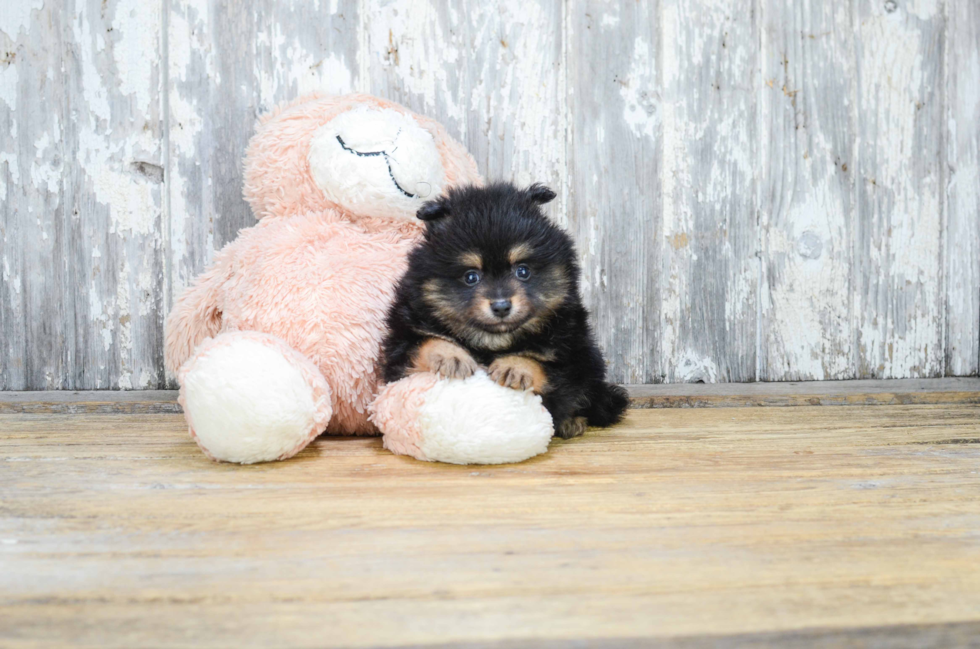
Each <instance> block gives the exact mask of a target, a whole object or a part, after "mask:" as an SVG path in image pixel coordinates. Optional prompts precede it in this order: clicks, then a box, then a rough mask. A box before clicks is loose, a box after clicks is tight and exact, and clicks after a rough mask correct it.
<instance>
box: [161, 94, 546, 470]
mask: <svg viewBox="0 0 980 649" xmlns="http://www.w3.org/2000/svg"><path fill="white" fill-rule="evenodd" d="M479 182H482V180H481V178H480V176H479V174H478V173H477V169H476V163H475V161H474V160H473V158H472V156H470V155H469V154H468V153H466V151H465V149H463V147H462V146H461V145H460V144H459V143H458V142H455V141H454V140H452V139H451V138H450V137H449V136H448V135H447V134H446V132H445V129H443V127H442V126H441V125H440V124H438V123H437V122H434V121H432V120H430V119H427V118H424V117H421V116H418V115H414V114H413V113H411V112H409V111H407V110H406V109H404V108H403V107H401V106H398V105H397V104H392V103H390V102H386V101H383V100H380V99H376V98H374V97H368V96H363V95H349V96H344V97H319V96H311V97H306V98H304V99H302V100H300V101H297V102H294V103H292V104H289V105H287V106H285V107H283V108H280V109H277V110H276V111H274V112H273V113H272V114H270V115H269V116H267V117H265V118H264V119H263V120H262V123H261V124H260V126H259V130H258V132H257V133H256V135H255V136H254V137H253V138H252V141H251V142H250V144H249V148H248V152H247V155H246V159H245V192H244V193H245V197H246V198H247V199H248V201H249V203H250V205H251V206H252V209H253V212H254V213H255V215H256V217H257V218H258V219H259V223H258V224H257V225H255V226H253V227H251V228H246V229H244V230H242V231H241V232H240V233H239V235H238V238H237V239H235V240H234V241H232V242H230V243H229V244H227V245H226V246H225V247H224V248H223V249H222V250H221V251H219V252H218V253H217V254H216V255H215V258H214V261H213V263H212V265H211V267H210V268H209V269H208V270H207V271H205V273H203V274H202V275H201V276H200V277H199V278H197V280H196V281H195V282H194V283H192V285H191V286H190V287H188V289H187V290H186V291H185V292H184V294H183V295H181V297H180V298H179V299H178V300H177V303H176V304H175V306H174V309H173V311H172V312H171V313H170V315H169V317H168V320H167V332H166V348H165V356H166V361H167V366H168V369H170V370H171V371H172V372H174V373H175V374H177V376H178V380H179V381H180V383H181V403H183V405H184V409H185V413H186V416H187V419H188V423H189V428H190V432H191V435H192V436H193V437H194V438H195V439H196V440H197V441H198V443H199V444H200V446H201V448H202V450H204V452H205V453H206V454H208V455H209V456H210V457H212V458H214V459H220V460H226V461H232V462H242V463H251V462H261V461H268V460H274V459H284V458H286V457H289V456H291V455H293V454H295V453H297V452H298V451H299V450H301V449H302V448H303V447H305V446H306V445H307V444H308V443H309V442H310V441H311V440H312V439H313V438H314V437H316V436H317V435H318V434H320V433H322V432H324V431H327V432H330V433H334V434H347V435H350V434H373V433H376V432H378V429H377V428H376V427H375V424H374V423H372V422H380V427H381V428H382V432H384V433H385V434H386V445H388V447H389V448H392V449H393V450H396V452H404V453H408V454H412V455H414V456H415V457H419V458H420V459H441V458H442V459H445V458H448V459H447V460H446V461H458V462H469V461H482V458H484V457H487V458H489V461H513V460H515V459H523V458H525V457H529V456H530V455H533V454H536V453H540V452H542V451H543V450H544V449H545V448H547V439H548V438H549V437H550V427H551V421H550V418H549V417H547V413H546V411H544V409H543V407H542V406H541V405H540V399H539V398H538V397H536V396H533V395H524V394H519V393H516V392H514V391H511V390H507V389H504V388H500V387H499V386H497V385H496V384H493V383H492V382H490V381H489V379H486V378H485V377H484V380H482V381H481V380H477V381H473V382H471V384H469V385H468V386H467V387H465V388H462V390H463V392H460V389H458V388H457V389H453V390H448V391H447V390H445V389H442V388H443V386H442V383H444V381H442V382H440V381H439V380H437V379H436V377H433V376H417V377H413V380H406V381H404V382H398V383H395V384H392V385H391V386H388V388H387V389H386V391H385V392H383V393H382V394H387V398H386V399H382V400H380V401H381V403H380V410H378V409H375V406H378V405H379V400H378V399H377V397H378V394H379V389H380V388H381V386H380V385H379V380H380V371H379V368H380V358H379V356H380V353H381V341H382V339H383V337H384V328H385V316H386V313H387V310H388V307H389V305H390V304H391V302H392V299H393V295H394V290H395V285H396V283H397V281H398V279H399V278H400V276H401V275H402V273H403V272H404V270H405V267H406V264H407V258H408V254H409V252H410V251H411V249H412V247H413V246H414V245H415V243H416V242H417V241H418V240H419V237H421V236H422V226H421V223H420V222H419V221H417V220H416V219H415V212H416V211H417V210H418V208H419V206H421V205H422V203H423V202H424V201H425V200H427V199H429V198H434V197H435V196H438V195H439V194H440V193H441V192H442V191H443V190H444V189H446V188H448V187H451V186H453V185H457V184H466V183H479ZM436 388H439V389H436ZM461 395H462V398H464V399H465V398H468V397H469V396H472V397H473V399H474V400H479V401H480V402H481V403H482V404H483V406H484V407H486V408H490V409H491V410H490V411H488V412H493V411H495V410H496V411H499V410H500V409H501V408H502V409H504V410H508V411H509V416H510V417H511V419H507V418H506V417H505V418H504V419H501V420H500V421H502V422H505V425H506V426H508V432H507V434H508V435H510V436H511V437H513V438H514V439H517V441H518V442H520V443H517V444H514V443H503V442H502V441H501V440H503V439H504V438H502V437H501V436H500V435H499V434H498V433H499V431H497V430H496V429H494V428H493V426H492V425H490V426H488V425H486V419H487V417H486V416H485V415H481V419H482V421H475V422H474V423H473V424H470V422H469V420H468V419H466V417H467V416H468V414H469V412H470V410H469V409H463V410H462V411H460V409H459V407H458V404H459V403H460V398H461ZM481 395H483V396H481ZM412 404H414V405H412ZM440 404H442V405H440ZM494 409H495V410H494ZM425 413H428V414H425ZM444 413H445V414H444ZM449 415H452V417H456V418H455V419H453V418H452V417H450V416H449ZM459 416H462V417H463V419H459ZM426 417H427V418H428V419H427V420H426V421H429V423H426V422H423V421H422V419H425V418H426ZM430 420H431V421H430ZM515 422H516V423H515ZM523 422H527V423H523ZM450 423H451V425H449V424H450ZM444 424H445V425H444ZM481 425H482V427H483V431H482V436H481V430H480V426H481ZM468 429H472V430H468ZM428 430H433V431H438V435H428V436H427V433H426V431H428ZM464 433H465V435H466V437H465V438H460V439H463V442H464V443H463V444H462V445H460V444H459V443H458V442H459V439H457V436H459V435H461V434H464ZM515 435H516V437H514V436H515ZM389 438H390V439H389ZM507 439H510V438H507ZM389 442H390V443H389ZM542 444H543V445H542ZM426 449H429V450H428V451H427V450H426ZM445 449H448V451H447V450H445Z"/></svg>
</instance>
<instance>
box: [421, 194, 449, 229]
mask: <svg viewBox="0 0 980 649" xmlns="http://www.w3.org/2000/svg"><path fill="white" fill-rule="evenodd" d="M448 215H449V202H448V201H447V200H446V199H445V198H438V199H436V200H434V201H429V202H428V203H425V204H424V205H422V207H420V208H419V211H418V212H416V213H415V216H416V217H418V219H419V220H420V221H425V222H426V223H428V222H430V221H438V220H439V219H441V218H444V217H446V216H448Z"/></svg>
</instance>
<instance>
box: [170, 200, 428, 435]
mask: <svg viewBox="0 0 980 649" xmlns="http://www.w3.org/2000/svg"><path fill="white" fill-rule="evenodd" d="M365 226H373V227H365ZM418 232H419V231H418V228H416V227H415V226H414V224H399V223H397V222H392V221H387V222H384V221H381V222H379V221H374V220H369V221H368V222H366V223H361V222H351V221H350V220H347V219H344V218H341V217H338V215H337V212H336V211H334V210H325V211H323V212H320V213H314V214H304V215H297V216H292V217H290V218H289V219H272V220H268V219H267V220H264V221H262V222H260V223H259V224H258V225H255V226H254V227H251V228H246V229H244V230H242V231H241V232H240V233H239V235H238V238H237V239H236V240H235V241H233V242H231V243H230V244H229V245H228V246H227V247H225V248H224V249H223V250H222V251H221V252H220V253H218V255H217V257H216V259H215V268H216V269H220V271H221V272H220V273H219V274H218V275H217V276H215V277H213V278H208V280H209V281H210V282H211V283H213V284H214V286H212V287H209V291H210V292H211V294H212V296H213V297H212V299H213V303H214V305H215V306H216V308H217V310H218V311H219V312H220V313H221V318H220V328H219V329H218V330H217V331H215V332H213V333H212V334H211V335H216V334H220V333H223V332H230V331H258V332H263V333H267V334H271V335H274V336H276V337H278V338H279V339H281V340H282V341H283V342H285V343H286V344H287V345H288V346H289V347H291V348H292V349H294V350H296V351H297V352H299V353H300V354H302V355H303V356H305V357H306V358H308V359H309V360H310V361H311V362H312V363H313V364H314V365H315V366H316V367H317V369H318V370H319V371H320V373H321V374H323V376H324V377H325V378H326V379H327V383H328V384H329V386H330V389H331V397H332V398H331V406H332V409H333V416H332V418H331V420H330V425H329V426H328V429H327V432H330V433H337V434H346V435H350V434H354V435H361V434H373V433H376V432H377V429H376V428H375V427H374V426H373V425H372V424H371V423H370V422H369V421H368V406H370V404H371V402H372V400H373V399H374V396H375V395H376V394H377V391H378V371H377V367H378V354H379V349H380V341H381V339H382V338H383V336H384V322H385V313H386V310H387V307H388V305H389V304H390V303H391V300H392V295H393V293H394V287H395V283H396V282H397V280H398V278H399V277H400V276H401V274H402V273H403V272H404V270H405V264H406V259H407V256H408V252H409V251H410V250H411V248H412V246H413V245H414V244H415V242H416V240H417V238H418ZM172 331H174V332H175V333H176V330H175V329H172ZM338 350H343V353H342V354H339V353H338ZM182 360H183V359H180V358H176V359H175V362H181V364H182ZM175 369H176V368H175Z"/></svg>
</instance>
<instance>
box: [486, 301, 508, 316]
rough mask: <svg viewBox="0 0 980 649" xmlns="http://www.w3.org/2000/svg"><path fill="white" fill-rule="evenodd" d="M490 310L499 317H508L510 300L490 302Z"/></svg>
mask: <svg viewBox="0 0 980 649" xmlns="http://www.w3.org/2000/svg"><path fill="white" fill-rule="evenodd" d="M490 310H491V311H493V314H494V315H495V316H497V317H498V318H506V317H507V314H508V313H510V300H494V301H493V302H491V303H490Z"/></svg>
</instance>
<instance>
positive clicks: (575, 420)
mask: <svg viewBox="0 0 980 649" xmlns="http://www.w3.org/2000/svg"><path fill="white" fill-rule="evenodd" d="M588 427H589V424H588V422H587V421H586V419H585V417H569V418H568V419H566V420H564V421H562V422H561V423H559V424H558V427H557V428H556V429H555V435H557V436H558V437H561V438H562V439H571V438H573V437H578V436H579V435H581V434H582V433H584V432H585V429H586V428H588Z"/></svg>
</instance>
